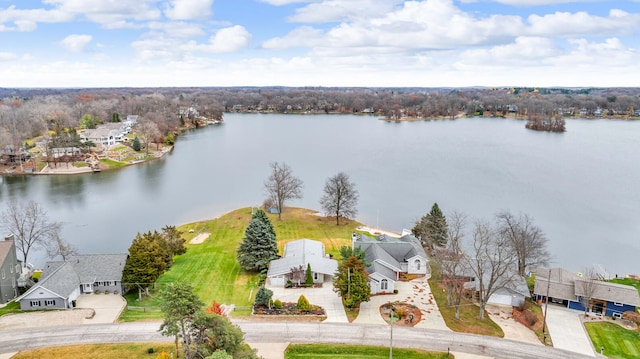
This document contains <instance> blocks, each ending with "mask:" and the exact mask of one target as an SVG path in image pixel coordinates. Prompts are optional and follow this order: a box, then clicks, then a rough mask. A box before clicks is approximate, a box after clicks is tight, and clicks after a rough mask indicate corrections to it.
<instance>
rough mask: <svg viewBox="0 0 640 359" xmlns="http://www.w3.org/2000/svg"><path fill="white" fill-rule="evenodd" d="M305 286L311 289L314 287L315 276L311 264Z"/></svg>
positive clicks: (308, 264)
mask: <svg viewBox="0 0 640 359" xmlns="http://www.w3.org/2000/svg"><path fill="white" fill-rule="evenodd" d="M305 284H306V285H307V287H311V286H312V285H313V275H312V274H311V263H307V278H306V280H305Z"/></svg>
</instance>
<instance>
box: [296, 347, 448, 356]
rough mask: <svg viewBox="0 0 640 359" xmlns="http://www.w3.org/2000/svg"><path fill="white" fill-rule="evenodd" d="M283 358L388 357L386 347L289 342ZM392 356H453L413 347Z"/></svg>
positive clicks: (395, 351)
mask: <svg viewBox="0 0 640 359" xmlns="http://www.w3.org/2000/svg"><path fill="white" fill-rule="evenodd" d="M284 357H285V359H310V358H331V359H343V358H367V359H375V358H379V359H384V358H388V357H389V348H388V347H377V346H360V345H340V344H291V345H289V347H287V350H286V351H285V354H284ZM393 357H394V358H398V359H414V358H415V359H417V358H425V359H426V358H429V359H436V358H453V355H447V353H439V352H427V351H423V350H415V349H401V348H394V349H393Z"/></svg>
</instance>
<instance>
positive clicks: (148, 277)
mask: <svg viewBox="0 0 640 359" xmlns="http://www.w3.org/2000/svg"><path fill="white" fill-rule="evenodd" d="M184 244H185V240H184V238H182V232H180V231H178V230H177V229H176V227H175V226H165V227H163V228H162V232H161V233H159V232H158V231H153V232H151V231H149V232H147V233H143V234H140V233H138V234H137V235H136V238H134V240H133V242H131V246H130V247H129V257H128V258H127V262H126V263H125V265H124V269H123V270H122V282H123V283H124V284H125V285H126V286H128V288H130V289H131V288H132V287H136V288H137V289H138V298H139V299H140V298H142V294H143V293H144V294H146V295H149V287H150V286H152V285H153V286H155V283H156V281H157V279H158V278H159V277H160V275H162V274H163V273H164V272H165V271H166V270H168V269H169V268H171V266H172V265H173V257H174V256H175V255H179V254H183V253H184V252H186V247H185V245H184Z"/></svg>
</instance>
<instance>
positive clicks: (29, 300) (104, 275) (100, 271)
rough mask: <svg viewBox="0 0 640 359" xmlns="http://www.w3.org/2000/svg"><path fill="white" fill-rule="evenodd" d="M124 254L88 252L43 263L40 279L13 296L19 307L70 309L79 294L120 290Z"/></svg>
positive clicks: (25, 308) (29, 308) (121, 289)
mask: <svg viewBox="0 0 640 359" xmlns="http://www.w3.org/2000/svg"><path fill="white" fill-rule="evenodd" d="M127 256H128V255H127V254H126V253H125V254H90V255H79V256H76V257H74V258H73V259H71V260H70V261H67V262H63V261H52V262H47V263H46V264H45V266H44V268H43V270H42V275H41V277H40V281H39V282H38V283H36V284H35V285H34V286H33V287H31V288H30V289H29V290H28V291H26V292H25V293H24V294H23V295H22V296H20V297H19V298H18V299H17V300H18V301H19V302H20V309H22V310H32V309H67V308H73V307H74V306H75V301H76V299H78V297H79V296H80V294H83V293H86V294H89V293H102V292H110V293H122V291H123V288H122V270H123V269H124V265H125V262H126V261H127Z"/></svg>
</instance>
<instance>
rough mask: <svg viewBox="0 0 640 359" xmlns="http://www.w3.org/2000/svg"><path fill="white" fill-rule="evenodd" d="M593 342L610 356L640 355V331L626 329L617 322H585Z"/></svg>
mask: <svg viewBox="0 0 640 359" xmlns="http://www.w3.org/2000/svg"><path fill="white" fill-rule="evenodd" d="M585 327H586V328H587V332H588V333H589V337H590V338H591V342H593V346H594V347H595V348H596V351H598V352H599V351H600V348H601V347H603V346H604V354H605V355H606V356H607V357H609V358H638V357H640V332H639V331H637V330H636V331H634V330H628V329H624V328H622V327H621V326H619V325H618V324H615V323H607V322H602V323H585Z"/></svg>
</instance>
